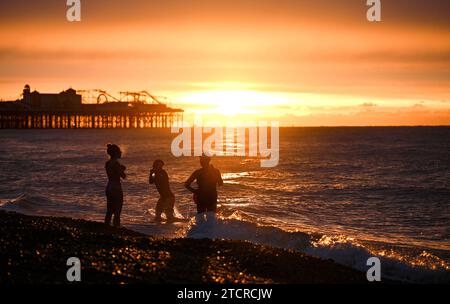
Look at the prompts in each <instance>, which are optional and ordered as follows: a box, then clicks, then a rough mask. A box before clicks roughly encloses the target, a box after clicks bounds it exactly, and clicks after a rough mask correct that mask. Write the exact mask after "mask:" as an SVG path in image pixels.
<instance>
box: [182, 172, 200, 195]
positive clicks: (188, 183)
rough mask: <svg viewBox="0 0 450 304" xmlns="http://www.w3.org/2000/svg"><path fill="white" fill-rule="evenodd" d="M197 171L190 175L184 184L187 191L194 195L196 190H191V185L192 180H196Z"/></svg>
mask: <svg viewBox="0 0 450 304" xmlns="http://www.w3.org/2000/svg"><path fill="white" fill-rule="evenodd" d="M196 173H197V171H195V172H194V173H192V174H191V176H189V178H188V179H187V180H186V181H185V182H184V186H185V187H186V189H188V190H189V191H191V192H192V193H196V192H197V189H195V188H192V186H191V184H192V182H193V181H194V180H196V178H197V174H196Z"/></svg>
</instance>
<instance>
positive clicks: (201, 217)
mask: <svg viewBox="0 0 450 304" xmlns="http://www.w3.org/2000/svg"><path fill="white" fill-rule="evenodd" d="M205 212H206V207H205V206H204V204H202V203H201V202H198V203H197V214H196V215H195V222H196V223H197V224H200V223H203V222H204V221H205Z"/></svg>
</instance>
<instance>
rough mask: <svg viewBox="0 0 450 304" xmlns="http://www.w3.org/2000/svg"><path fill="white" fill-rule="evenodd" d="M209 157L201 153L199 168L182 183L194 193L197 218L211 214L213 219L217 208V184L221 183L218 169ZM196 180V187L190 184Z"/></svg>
mask: <svg viewBox="0 0 450 304" xmlns="http://www.w3.org/2000/svg"><path fill="white" fill-rule="evenodd" d="M210 162H211V158H210V157H209V156H206V155H203V156H201V157H200V165H201V166H202V167H201V168H200V169H198V170H195V171H194V173H192V175H191V176H190V177H189V178H188V179H187V181H186V182H185V183H184V185H185V187H186V188H187V189H188V190H189V191H191V192H192V193H194V196H195V197H196V200H197V201H196V204H197V215H198V216H197V219H200V220H201V219H202V218H203V214H204V213H206V216H207V217H209V216H211V217H212V219H213V220H214V219H215V216H216V209H217V186H222V185H223V180H222V176H221V174H220V171H219V170H218V169H216V168H214V167H213V166H212V165H211V164H210ZM195 180H196V181H197V185H198V189H195V188H193V187H192V186H191V184H192V183H193V182H194V181H195Z"/></svg>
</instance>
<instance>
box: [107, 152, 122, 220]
mask: <svg viewBox="0 0 450 304" xmlns="http://www.w3.org/2000/svg"><path fill="white" fill-rule="evenodd" d="M106 153H108V155H109V156H110V160H108V161H107V162H106V164H105V169H106V174H107V175H108V185H107V186H106V191H105V192H106V200H107V204H106V216H105V224H106V225H108V226H110V225H111V218H112V216H113V215H114V220H113V226H114V227H119V226H120V213H121V212H122V205H123V191H122V184H121V182H120V179H121V178H123V179H125V178H126V175H125V169H126V168H125V166H123V165H121V164H120V163H119V158H121V157H122V151H121V150H120V148H119V147H118V146H117V145H114V144H108V145H107V150H106Z"/></svg>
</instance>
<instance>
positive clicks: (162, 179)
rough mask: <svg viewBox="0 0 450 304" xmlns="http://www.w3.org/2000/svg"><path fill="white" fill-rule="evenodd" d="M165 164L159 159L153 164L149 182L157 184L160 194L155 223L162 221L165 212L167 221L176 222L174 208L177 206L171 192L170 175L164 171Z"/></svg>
mask: <svg viewBox="0 0 450 304" xmlns="http://www.w3.org/2000/svg"><path fill="white" fill-rule="evenodd" d="M163 166H164V162H163V161H162V160H160V159H157V160H155V161H154V162H153V168H152V169H151V170H150V176H149V178H148V182H149V183H150V184H155V186H156V189H157V190H158V193H159V200H158V202H157V203H156V208H155V222H160V221H161V214H162V213H163V212H164V214H165V215H166V218H167V221H169V222H171V221H174V220H175V217H174V215H173V206H174V204H175V196H174V195H173V193H172V191H171V190H170V184H169V175H167V172H166V171H165V170H164V169H163Z"/></svg>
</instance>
